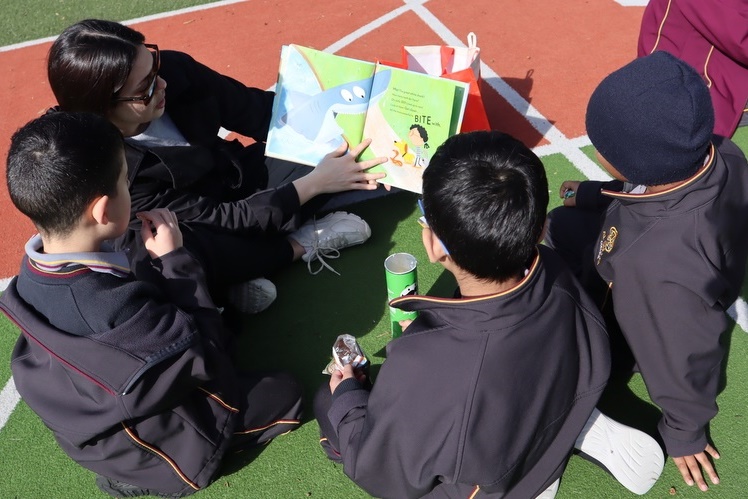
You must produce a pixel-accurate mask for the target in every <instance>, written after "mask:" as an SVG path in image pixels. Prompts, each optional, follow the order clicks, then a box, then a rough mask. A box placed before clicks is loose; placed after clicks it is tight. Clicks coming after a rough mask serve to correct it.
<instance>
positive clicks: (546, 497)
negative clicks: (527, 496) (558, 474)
mask: <svg viewBox="0 0 748 499" xmlns="http://www.w3.org/2000/svg"><path fill="white" fill-rule="evenodd" d="M560 481H561V479H560V478H557V479H556V481H555V482H553V483H552V484H550V485H549V486H548V488H547V489H545V490H544V491H543V493H542V494H540V495H539V496H538V497H536V498H535V499H553V498H554V497H556V493H557V492H558V483H559V482H560Z"/></svg>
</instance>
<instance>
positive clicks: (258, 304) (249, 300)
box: [228, 277, 278, 314]
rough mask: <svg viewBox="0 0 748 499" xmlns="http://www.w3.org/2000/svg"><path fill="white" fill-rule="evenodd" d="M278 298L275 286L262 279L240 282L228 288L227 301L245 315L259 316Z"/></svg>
mask: <svg viewBox="0 0 748 499" xmlns="http://www.w3.org/2000/svg"><path fill="white" fill-rule="evenodd" d="M277 296H278V291H277V290H276V289H275V284H273V283H272V282H270V281H268V280H267V279H265V278H263V277H259V278H257V279H252V280H251V281H246V282H242V283H240V284H236V285H234V286H232V287H231V288H229V294H228V300H229V303H231V305H233V306H234V307H236V309H237V310H239V311H240V312H243V313H245V314H259V313H260V312H262V311H263V310H265V309H266V308H268V307H269V306H270V305H271V304H272V303H273V302H274V301H275V298H276V297H277Z"/></svg>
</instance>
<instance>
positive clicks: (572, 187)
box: [558, 180, 581, 206]
mask: <svg viewBox="0 0 748 499" xmlns="http://www.w3.org/2000/svg"><path fill="white" fill-rule="evenodd" d="M579 184H581V182H579V181H577V180H566V181H564V183H562V184H561V189H560V190H559V192H558V196H559V197H560V198H561V199H563V200H564V206H576V205H577V190H578V189H579Z"/></svg>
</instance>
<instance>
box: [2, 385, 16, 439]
mask: <svg viewBox="0 0 748 499" xmlns="http://www.w3.org/2000/svg"><path fill="white" fill-rule="evenodd" d="M20 401H21V396H20V395H19V394H18V390H16V384H15V383H14V382H13V378H12V377H11V378H10V379H9V380H8V382H7V383H6V384H5V386H4V387H3V391H1V392H0V430H2V429H3V427H4V426H5V423H7V422H8V419H9V418H10V415H11V413H12V412H13V409H15V408H16V406H17V405H18V402H20Z"/></svg>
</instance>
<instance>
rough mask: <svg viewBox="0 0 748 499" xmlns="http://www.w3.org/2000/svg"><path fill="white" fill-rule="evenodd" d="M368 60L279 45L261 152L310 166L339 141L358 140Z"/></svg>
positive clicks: (367, 92)
mask: <svg viewBox="0 0 748 499" xmlns="http://www.w3.org/2000/svg"><path fill="white" fill-rule="evenodd" d="M375 67H376V65H375V64H374V63H370V62H365V61H359V60H356V59H350V58H347V57H342V56H338V55H334V54H329V53H326V52H321V51H318V50H314V49H310V48H307V47H301V46H299V45H288V46H284V47H283V49H282V51H281V62H280V68H279V70H278V83H277V85H276V88H275V92H276V95H275V99H274V101H273V111H272V117H271V121H270V131H269V133H268V139H267V143H266V146H265V154H266V155H267V156H271V157H275V158H280V159H285V160H288V161H293V162H296V163H302V164H306V165H310V166H316V165H317V164H318V163H319V162H320V161H321V160H322V158H323V157H324V156H325V155H326V154H328V153H329V152H331V151H333V150H335V149H336V148H338V147H339V146H340V145H341V144H343V143H344V142H346V141H347V142H348V143H349V144H350V145H351V146H356V145H358V144H359V143H361V140H362V133H363V126H364V119H365V116H366V110H367V108H368V107H369V102H370V100H371V99H372V98H373V99H374V100H376V98H377V96H376V95H371V94H372V80H373V75H374V70H375Z"/></svg>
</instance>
